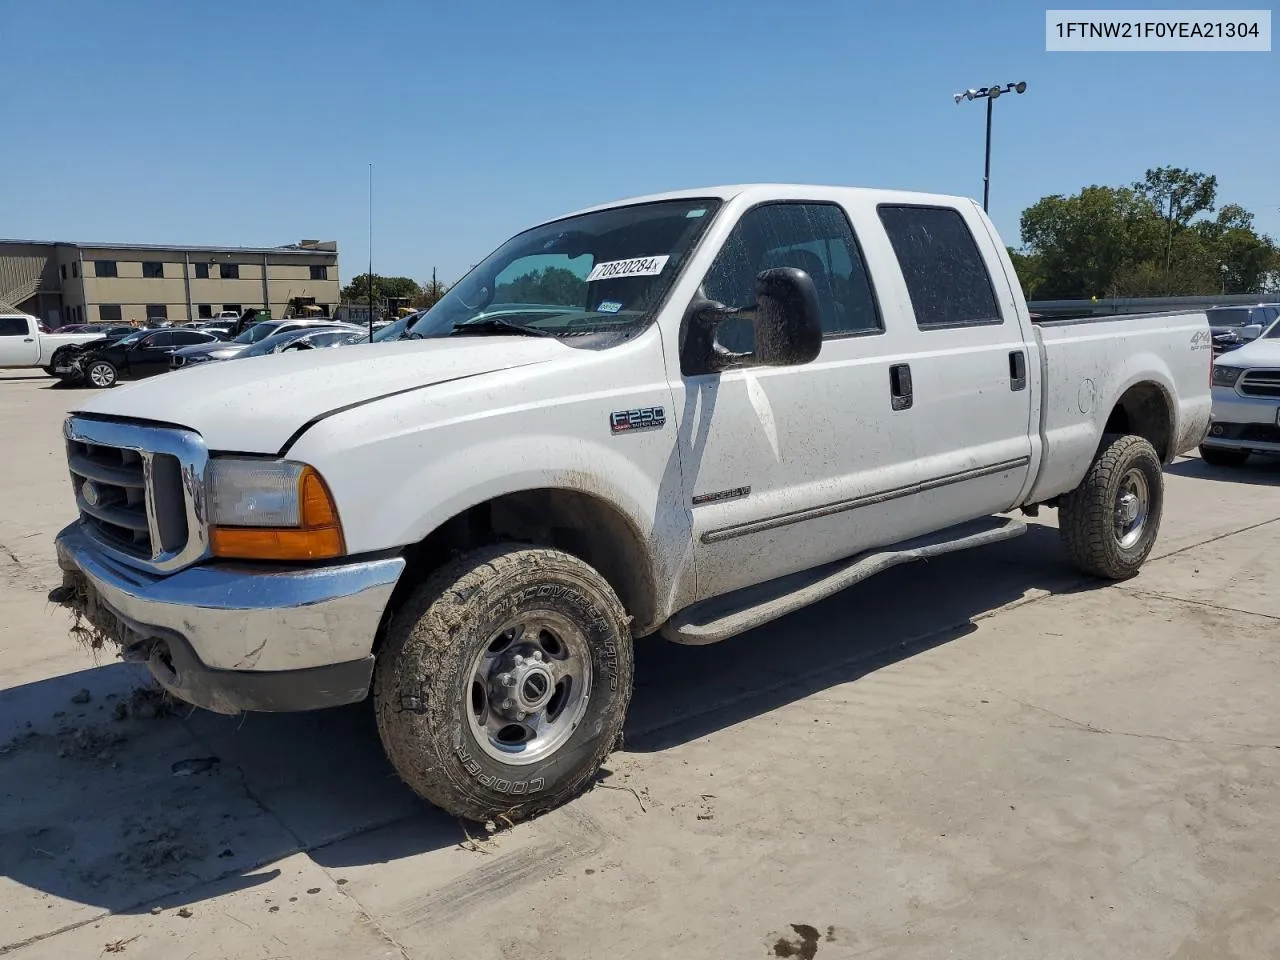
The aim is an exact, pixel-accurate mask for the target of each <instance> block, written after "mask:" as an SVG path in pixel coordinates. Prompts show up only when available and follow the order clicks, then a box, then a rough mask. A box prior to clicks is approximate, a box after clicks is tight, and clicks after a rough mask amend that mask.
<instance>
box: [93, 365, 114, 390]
mask: <svg viewBox="0 0 1280 960" xmlns="http://www.w3.org/2000/svg"><path fill="white" fill-rule="evenodd" d="M89 379H90V380H91V381H93V385H94V386H95V387H109V386H111V384H112V383H113V382H114V381H115V376H114V375H113V374H112V372H111V368H110V367H108V366H107V365H106V364H105V363H95V364H94V365H93V366H92V367H90V368H89Z"/></svg>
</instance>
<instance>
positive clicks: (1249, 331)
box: [1240, 323, 1262, 340]
mask: <svg viewBox="0 0 1280 960" xmlns="http://www.w3.org/2000/svg"><path fill="white" fill-rule="evenodd" d="M1260 336H1262V324H1260V323H1251V324H1249V325H1248V326H1245V327H1242V328H1241V329H1240V339H1241V340H1257V339H1258V338H1259V337H1260Z"/></svg>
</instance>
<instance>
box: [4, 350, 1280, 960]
mask: <svg viewBox="0 0 1280 960" xmlns="http://www.w3.org/2000/svg"><path fill="white" fill-rule="evenodd" d="M50 383H51V382H50V381H49V380H47V379H45V378H43V377H35V378H24V377H20V376H14V375H5V374H0V451H2V452H3V459H2V460H0V463H2V464H3V466H2V467H0V471H2V473H3V478H2V485H0V490H2V491H3V493H4V501H3V502H4V503H5V505H6V506H5V508H4V509H3V510H0V955H12V956H13V957H15V958H20V960H34V958H43V957H59V958H61V957H79V956H86V957H87V956H99V955H100V954H104V953H108V952H109V953H123V954H127V955H129V956H132V957H135V958H157V960H159V958H165V960H169V958H174V957H178V958H188V957H190V958H214V957H219V958H222V957H234V958H241V957H244V958H250V957H307V958H311V957H315V958H327V957H348V956H361V957H366V956H367V957H382V956H387V957H399V958H413V960H418V958H428V957H441V956H467V957H468V958H474V960H489V958H494V960H496V958H514V957H520V958H547V960H550V958H587V957H600V956H609V957H612V958H616V960H621V958H626V957H637V958H640V957H644V958H653V957H667V956H680V957H686V956H699V957H703V956H705V957H733V958H739V957H741V958H751V957H760V958H766V957H776V956H795V957H818V958H840V957H874V958H889V957H904V956H909V957H913V958H914V957H921V958H933V957H938V958H941V957H974V958H984V960H994V958H1002V957H1008V958H1019V960H1025V958H1029V957H1036V958H1039V957H1046V958H1048V957H1053V958H1058V957H1061V958H1078V957H1082V956H1089V957H1115V958H1126V960H1128V958H1135V957H1177V958H1182V960H1189V958H1206V960H1207V958H1213V960H1224V958H1232V957H1239V958H1242V960H1243V958H1248V960H1254V958H1261V957H1268V956H1276V955H1280V872H1277V868H1276V866H1275V864H1277V863H1280V791H1278V790H1277V787H1278V786H1280V783H1278V780H1280V702H1277V697H1276V696H1275V691H1276V689H1277V687H1278V682H1280V600H1278V599H1277V593H1276V591H1275V590H1274V589H1273V587H1274V585H1275V583H1276V581H1277V578H1278V577H1280V559H1278V553H1280V552H1278V551H1277V550H1276V544H1277V542H1280V540H1278V534H1280V464H1276V463H1274V462H1271V463H1269V462H1266V461H1257V462H1254V463H1252V464H1250V465H1249V466H1247V467H1245V468H1243V469H1242V470H1238V471H1222V470H1217V469H1214V468H1210V467H1208V466H1206V465H1205V464H1203V463H1201V462H1200V461H1199V460H1196V459H1187V460H1183V461H1180V462H1179V463H1177V464H1175V465H1174V466H1173V467H1172V468H1171V470H1170V471H1169V474H1168V476H1167V504H1166V515H1165V519H1164V524H1163V527H1162V531H1161V538H1160V541H1159V544H1158V545H1157V550H1156V558H1155V559H1153V560H1152V561H1151V562H1150V563H1149V564H1148V566H1147V567H1146V568H1145V569H1144V571H1143V573H1142V575H1141V576H1139V577H1138V578H1136V579H1134V580H1132V581H1130V582H1128V583H1125V584H1122V585H1119V586H1101V585H1099V584H1097V583H1096V582H1093V581H1088V580H1086V579H1084V578H1081V577H1079V576H1078V575H1077V574H1075V572H1074V571H1073V570H1072V569H1071V568H1069V567H1068V566H1066V564H1065V562H1064V561H1063V559H1062V557H1061V554H1060V552H1059V551H1058V549H1057V536H1056V531H1054V530H1053V529H1052V528H1051V524H1052V522H1053V521H1054V519H1055V517H1054V515H1053V511H1046V514H1045V516H1044V517H1043V518H1042V519H1043V520H1044V521H1045V522H1044V523H1039V524H1037V525H1036V526H1035V527H1033V529H1032V531H1031V533H1030V534H1029V535H1028V536H1026V537H1023V538H1021V539H1019V540H1015V541H1011V542H1009V543H1005V544H999V545H996V546H993V547H990V548H986V549H983V550H979V551H974V552H971V553H968V554H959V555H953V556H950V557H945V558H942V559H940V560H936V561H933V562H930V563H927V564H917V565H913V566H909V567H903V568H898V569H895V570H893V571H891V572H889V573H887V574H885V575H883V576H881V577H879V578H877V579H874V580H871V581H868V582H867V583H864V584H861V585H859V586H857V587H855V588H853V589H851V590H848V591H846V592H845V593H843V594H841V595H839V596H837V597H835V598H832V599H831V600H829V601H827V602H825V603H823V604H820V605H817V606H815V607H812V608H810V609H808V610H804V611H801V612H800V613H798V614H795V615H793V616H791V617H788V618H786V619H784V620H781V621H778V622H777V623H774V624H771V625H769V626H768V627H765V628H762V629H760V630H757V631H754V632H753V633H751V634H749V635H746V636H744V637H741V638H738V639H736V640H733V641H729V642H727V643H725V644H721V645H719V646H713V647H706V648H682V647H675V646H671V645H668V644H664V643H662V642H661V641H649V642H646V643H645V644H643V645H642V646H641V647H640V649H639V650H638V654H637V658H638V662H637V689H636V694H635V698H634V701H633V709H632V713H631V716H630V719H629V723H628V730H627V746H626V749H625V750H624V751H622V752H620V753H617V754H615V755H614V756H613V757H612V758H611V759H610V760H609V762H608V763H607V776H606V777H605V778H604V779H603V780H602V781H601V783H600V785H599V786H598V787H597V788H596V789H594V790H593V791H592V792H590V793H589V794H587V795H585V796H584V797H582V798H581V799H579V800H577V801H575V802H574V803H572V804H570V805H568V806H567V807H564V808H562V809H560V810H558V811H555V812H553V813H552V814H549V815H548V816H546V817H543V818H541V819H539V820H537V821H535V822H533V823H530V824H523V825H520V826H518V827H517V828H515V829H514V830H511V831H506V832H503V833H500V834H498V835H497V836H495V837H493V838H484V837H479V838H475V839H474V840H472V839H468V837H467V836H466V835H465V834H464V831H463V828H462V827H461V826H460V825H459V824H458V823H457V822H455V821H453V820H451V819H449V818H446V817H444V816H442V815H440V814H439V813H437V812H436V811H434V810H432V809H430V808H428V807H425V806H424V805H422V804H421V803H419V802H418V801H416V800H415V799H414V798H413V797H412V796H411V795H409V793H408V792H407V791H406V790H405V789H404V788H403V787H402V786H401V785H400V784H399V783H398V781H397V780H396V778H395V777H394V775H393V774H392V772H391V770H390V768H389V766H388V765H387V764H386V762H385V760H383V759H382V757H381V753H380V748H379V745H378V741H377V736H376V733H375V732H374V729H373V724H372V717H371V715H370V711H369V709H368V708H367V705H361V706H357V707H353V708H349V709H344V710H337V711H329V712H325V713H321V714H313V715H297V716H267V715H251V716H248V717H243V718H225V717H215V716H212V715H209V714H204V713H199V712H196V713H190V714H188V713H187V711H185V710H183V711H180V713H179V714H178V715H176V716H166V715H160V716H156V715H154V714H155V709H154V708H155V704H154V701H152V700H150V699H148V698H145V697H143V698H141V699H135V695H134V693H133V691H134V690H135V689H136V687H137V686H138V684H139V682H140V679H141V678H140V677H139V674H138V673H137V672H136V671H135V669H134V668H132V667H129V666H126V665H124V664H120V663H112V662H110V661H108V660H107V659H105V658H102V662H100V663H95V662H94V658H93V656H92V655H91V654H90V653H89V652H88V651H85V650H82V649H81V648H79V647H78V646H76V644H75V643H74V642H73V641H72V640H70V639H69V638H68V637H67V633H66V626H67V620H66V617H65V615H64V614H63V613H62V612H61V611H57V610H52V609H50V608H49V606H48V605H47V604H46V602H45V599H44V596H45V593H46V592H47V590H48V589H49V588H50V587H51V586H53V585H55V584H56V583H57V582H58V576H57V571H56V565H55V564H54V563H53V560H52V547H51V540H52V536H53V533H54V532H55V531H56V530H57V529H58V527H60V526H61V525H62V523H64V522H65V521H66V520H67V519H69V518H70V515H71V509H70V495H69V487H68V481H67V478H66V470H65V466H64V465H63V461H62V451H61V443H60V434H59V423H60V420H61V417H62V415H63V413H64V412H65V411H66V410H67V409H68V408H69V407H70V406H71V405H72V404H73V403H74V402H75V401H76V400H77V399H78V398H79V397H81V396H83V394H81V393H80V392H79V391H66V390H60V389H50V388H49V385H50ZM121 389H126V388H121ZM122 704H123V705H124V706H121V705H122ZM117 717H119V718H117Z"/></svg>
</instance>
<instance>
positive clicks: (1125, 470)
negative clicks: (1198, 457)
mask: <svg viewBox="0 0 1280 960" xmlns="http://www.w3.org/2000/svg"><path fill="white" fill-rule="evenodd" d="M1135 472H1136V474H1137V476H1136V477H1135V476H1134V474H1135ZM1134 484H1137V485H1139V486H1141V485H1145V492H1146V508H1145V510H1146V512H1145V521H1144V522H1143V524H1142V525H1141V527H1140V528H1138V530H1137V533H1136V535H1135V536H1133V538H1132V542H1128V541H1127V540H1126V538H1125V537H1122V536H1120V509H1121V502H1120V501H1121V498H1122V496H1123V494H1124V493H1125V491H1126V489H1129V488H1130V487H1131V485H1134ZM1163 509H1164V472H1163V469H1162V466H1161V463H1160V457H1159V456H1158V455H1157V454H1156V451H1155V448H1154V447H1152V446H1151V444H1150V443H1149V442H1147V441H1146V440H1145V439H1143V438H1142V437H1136V436H1119V435H1115V434H1108V435H1107V436H1105V437H1104V438H1103V441H1102V446H1101V447H1100V448H1099V450H1098V453H1097V456H1095V457H1094V460H1093V463H1092V464H1090V466H1089V470H1088V472H1087V473H1086V474H1085V477H1084V479H1083V480H1082V481H1080V485H1079V486H1078V487H1076V488H1075V489H1074V490H1072V491H1071V492H1070V493H1068V494H1066V495H1065V496H1063V498H1062V500H1061V502H1060V504H1059V509H1058V532H1059V534H1060V535H1061V537H1062V542H1063V546H1064V547H1065V548H1066V551H1067V555H1068V556H1069V557H1070V558H1071V561H1072V562H1073V563H1074V564H1075V565H1076V566H1077V567H1079V568H1080V569H1081V570H1083V571H1084V572H1085V573H1089V574H1092V575H1093V576H1096V577H1103V578H1105V579H1108V580H1125V579H1128V578H1129V577H1132V576H1134V575H1135V574H1137V572H1138V570H1139V568H1140V567H1141V566H1142V563H1143V561H1144V560H1146V559H1147V554H1149V553H1150V552H1151V548H1152V547H1153V546H1154V545H1155V541H1156V535H1157V534H1158V533H1159V530H1160V517H1161V513H1162V512H1163Z"/></svg>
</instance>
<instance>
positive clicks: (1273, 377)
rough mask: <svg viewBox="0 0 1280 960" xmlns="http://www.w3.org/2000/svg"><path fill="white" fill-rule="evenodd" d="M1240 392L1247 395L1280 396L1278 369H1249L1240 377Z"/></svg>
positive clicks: (1279, 371) (1279, 374)
mask: <svg viewBox="0 0 1280 960" xmlns="http://www.w3.org/2000/svg"><path fill="white" fill-rule="evenodd" d="M1240 392H1241V393H1243V394H1244V395H1245V396H1249V397H1277V398H1280V370H1250V371H1249V372H1248V373H1246V374H1245V375H1244V376H1243V377H1242V378H1241V379H1240Z"/></svg>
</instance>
